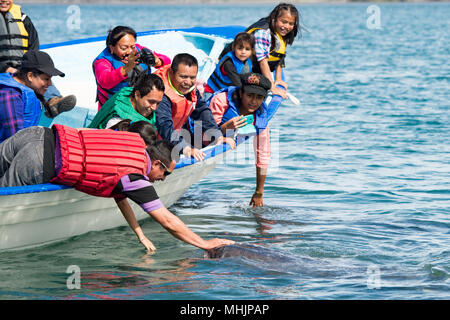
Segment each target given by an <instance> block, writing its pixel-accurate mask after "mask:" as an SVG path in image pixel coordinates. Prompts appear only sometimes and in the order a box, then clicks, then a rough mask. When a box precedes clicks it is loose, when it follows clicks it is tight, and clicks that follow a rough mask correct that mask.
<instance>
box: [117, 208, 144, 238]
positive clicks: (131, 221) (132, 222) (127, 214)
mask: <svg viewBox="0 0 450 320" xmlns="http://www.w3.org/2000/svg"><path fill="white" fill-rule="evenodd" d="M117 206H118V207H119V209H120V212H122V214H123V217H124V218H125V220H126V221H127V223H128V225H129V226H130V228H131V229H132V230H133V231H134V233H135V234H136V236H137V237H138V239H142V237H144V233H143V231H142V228H141V226H140V225H139V223H138V222H137V219H136V216H135V215H134V212H133V209H132V208H131V206H130V204H129V203H128V200H127V199H123V200H120V201H119V202H117Z"/></svg>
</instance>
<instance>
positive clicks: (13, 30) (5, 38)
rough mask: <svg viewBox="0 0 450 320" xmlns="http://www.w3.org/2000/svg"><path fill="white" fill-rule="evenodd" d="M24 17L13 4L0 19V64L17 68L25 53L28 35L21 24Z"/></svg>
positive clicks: (19, 8)
mask: <svg viewBox="0 0 450 320" xmlns="http://www.w3.org/2000/svg"><path fill="white" fill-rule="evenodd" d="M25 17H26V16H25V15H23V14H22V10H21V7H20V6H19V5H17V4H13V5H12V6H11V8H10V9H9V11H8V12H6V13H5V14H4V15H2V17H1V18H0V63H7V64H9V65H10V66H13V67H15V66H18V65H19V64H20V60H21V59H22V56H23V55H24V54H25V52H27V50H28V36H29V34H28V32H27V30H26V29H25V25H24V23H23V20H24V19H25ZM2 18H3V19H2Z"/></svg>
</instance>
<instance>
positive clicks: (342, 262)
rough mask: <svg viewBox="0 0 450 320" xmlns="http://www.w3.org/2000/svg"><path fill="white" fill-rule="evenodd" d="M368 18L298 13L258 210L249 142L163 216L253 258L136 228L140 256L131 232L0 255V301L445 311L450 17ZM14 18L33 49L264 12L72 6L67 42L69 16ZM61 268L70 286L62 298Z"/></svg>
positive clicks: (420, 11) (361, 11)
mask: <svg viewBox="0 0 450 320" xmlns="http://www.w3.org/2000/svg"><path fill="white" fill-rule="evenodd" d="M369 6H370V4H346V5H329V4H320V5H298V6H297V7H298V8H299V9H300V11H301V14H302V21H303V25H304V26H305V28H306V29H307V31H304V32H303V36H302V38H299V39H297V40H296V41H295V43H294V45H293V46H292V47H289V51H288V56H287V62H286V66H287V68H286V76H287V80H288V84H289V91H290V92H291V93H292V94H293V95H295V96H296V97H298V98H299V99H300V100H301V106H298V107H296V106H294V105H293V104H291V103H289V102H286V103H285V104H283V105H282V107H280V109H279V110H278V112H277V114H276V116H275V117H274V119H273V120H272V121H271V130H272V131H271V133H272V139H273V140H272V155H273V159H272V165H271V168H270V171H269V174H268V177H267V180H266V185H265V194H264V203H265V206H264V207H263V208H256V209H253V208H250V207H249V206H248V203H249V201H250V197H251V195H252V192H253V190H254V186H255V169H254V165H253V164H252V161H253V160H252V154H251V152H250V156H249V157H250V158H247V157H246V155H245V150H251V145H247V146H242V147H241V148H240V150H239V151H238V152H237V154H238V155H239V156H238V157H231V158H230V159H226V161H225V162H224V163H223V164H221V165H220V166H218V167H217V168H216V169H215V170H214V171H213V172H212V173H211V174H210V175H209V176H207V177H206V178H205V179H203V180H201V181H200V182H199V183H197V184H195V185H193V186H192V187H191V188H190V189H189V190H188V191H187V192H186V194H185V195H184V196H183V197H182V198H181V199H180V200H179V201H178V202H177V203H176V204H174V205H173V206H172V207H171V208H170V210H171V211H172V212H173V213H175V214H176V215H177V216H179V217H180V218H181V219H182V220H183V221H184V222H185V223H186V224H187V225H188V226H189V227H190V228H191V229H193V230H194V231H195V232H196V233H198V234H200V235H201V236H202V237H204V238H211V237H225V238H229V239H233V240H235V241H236V242H241V243H246V244H253V245H258V246H262V247H264V248H265V249H266V250H265V251H264V252H266V257H265V256H261V257H256V258H245V257H234V258H226V259H221V260H211V259H205V258H204V256H203V252H202V251H201V250H199V249H197V248H195V247H192V246H190V245H187V244H185V243H183V242H181V241H178V240H176V239H174V238H173V237H171V236H170V235H169V234H168V233H167V232H166V231H165V230H164V229H163V228H161V227H160V226H159V225H158V224H157V223H155V222H154V221H152V220H151V219H147V220H145V221H143V223H142V227H143V230H144V232H145V233H146V235H147V236H148V237H149V238H150V239H151V240H152V241H153V243H154V244H155V246H156V247H157V249H158V250H157V252H156V253H155V254H153V255H148V254H146V253H145V251H144V250H143V248H142V247H141V246H140V244H138V242H137V241H136V237H135V236H134V233H133V232H132V231H131V230H130V228H129V227H120V228H116V229H112V230H107V231H103V232H91V233H88V234H85V235H81V236H77V237H74V238H70V239H67V240H65V241H62V242H58V243H54V244H51V245H47V246H44V247H38V248H34V249H28V250H21V251H12V252H3V253H0V261H1V263H0V298H2V299H448V298H449V297H450V294H449V292H450V290H449V289H450V279H449V274H450V245H449V244H450V218H449V212H450V145H449V141H450V134H449V132H450V116H449V114H450V113H449V111H450V110H449V104H450V102H449V101H450V90H449V88H450V64H449V58H450V32H449V30H450V20H449V19H448V17H449V16H450V4H449V3H429V4H376V7H374V9H373V8H369ZM23 8H24V11H25V12H26V13H27V14H28V15H29V16H30V17H31V18H32V20H33V22H34V24H35V26H36V28H37V29H38V32H39V36H40V39H41V43H43V44H44V43H52V42H60V41H66V40H71V39H78V38H86V37H92V36H103V35H105V34H106V32H107V30H108V29H109V28H111V27H113V26H115V25H118V24H123V25H130V26H132V27H134V28H135V29H136V30H138V31H145V30H150V29H160V28H175V27H191V26H202V25H203V26H204V25H236V24H238V25H243V26H247V25H249V24H250V23H252V22H254V21H256V20H257V19H258V18H259V17H262V16H265V15H267V14H268V13H269V12H270V10H271V9H272V7H271V6H267V5H265V6H255V5H233V6H230V7H229V6H223V5H211V6H200V5H192V6H187V5H186V6H179V7H174V6H138V5H132V6H129V5H127V6H99V5H81V6H79V7H78V8H79V9H80V11H79V13H80V14H79V18H80V24H79V28H76V29H73V28H72V29H70V28H68V27H67V25H68V22H69V25H72V26H73V23H72V22H73V20H71V19H72V18H71V17H73V15H74V14H75V15H77V14H78V13H77V9H75V11H70V10H71V9H69V12H68V11H67V10H68V6H67V5H58V6H50V5H24V6H23ZM74 12H75V13H74ZM377 14H379V15H378V17H379V18H380V19H379V20H377V19H376V18H377ZM272 254H273V255H274V256H277V255H279V254H281V255H283V256H286V257H289V259H286V261H285V260H283V261H279V262H274V261H273V259H270V257H271V256H272ZM72 265H76V266H78V268H79V271H80V279H81V283H80V288H79V289H76V288H75V289H69V287H68V286H67V283H68V281H69V280H70V276H71V275H72V273H67V271H68V267H69V266H72ZM69 271H70V270H69ZM69 282H70V281H69Z"/></svg>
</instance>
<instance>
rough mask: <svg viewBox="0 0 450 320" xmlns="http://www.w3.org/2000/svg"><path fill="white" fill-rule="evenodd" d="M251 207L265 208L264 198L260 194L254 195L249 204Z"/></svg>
mask: <svg viewBox="0 0 450 320" xmlns="http://www.w3.org/2000/svg"><path fill="white" fill-rule="evenodd" d="M249 205H250V206H253V208H256V207H263V206H264V202H263V196H262V194H259V193H256V192H255V193H254V194H253V196H252V199H251V200H250V203H249Z"/></svg>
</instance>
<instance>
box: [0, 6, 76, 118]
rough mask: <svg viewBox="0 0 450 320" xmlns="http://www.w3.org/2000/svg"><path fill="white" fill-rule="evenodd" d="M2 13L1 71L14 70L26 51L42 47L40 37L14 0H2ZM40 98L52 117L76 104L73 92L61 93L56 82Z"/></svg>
mask: <svg viewBox="0 0 450 320" xmlns="http://www.w3.org/2000/svg"><path fill="white" fill-rule="evenodd" d="M0 13H1V15H0V72H1V73H12V74H14V73H16V72H17V71H18V69H19V68H20V63H21V60H22V56H23V55H24V54H25V52H27V51H28V50H36V51H38V50H39V37H38V33H37V31H36V28H35V27H34V25H33V22H31V19H30V18H29V17H28V16H27V15H26V14H24V13H23V12H22V9H21V7H20V6H19V5H17V4H14V1H13V0H2V1H0ZM39 98H40V100H41V101H42V102H43V103H44V106H45V108H46V115H47V116H49V117H52V118H53V117H55V116H56V115H58V114H59V113H61V112H64V111H69V110H70V109H72V108H73V107H74V106H75V104H76V97H75V96H74V95H70V96H66V97H62V96H61V94H60V93H59V91H58V89H57V88H56V87H55V86H53V85H52V86H50V87H49V88H48V89H47V91H46V92H45V94H44V95H43V96H40V97H39Z"/></svg>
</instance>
